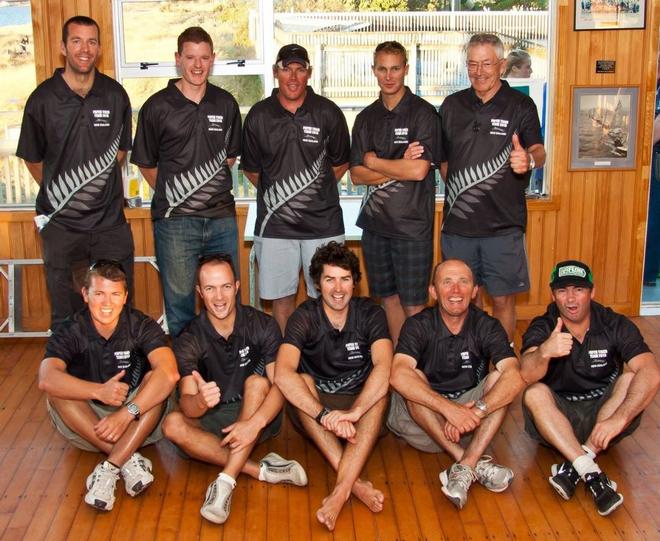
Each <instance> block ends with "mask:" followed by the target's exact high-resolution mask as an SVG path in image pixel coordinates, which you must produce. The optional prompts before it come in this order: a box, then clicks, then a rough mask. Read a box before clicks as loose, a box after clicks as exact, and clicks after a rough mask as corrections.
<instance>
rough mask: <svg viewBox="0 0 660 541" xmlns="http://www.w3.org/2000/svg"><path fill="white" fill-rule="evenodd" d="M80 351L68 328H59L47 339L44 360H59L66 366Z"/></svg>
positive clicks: (74, 335) (73, 335) (73, 334)
mask: <svg viewBox="0 0 660 541" xmlns="http://www.w3.org/2000/svg"><path fill="white" fill-rule="evenodd" d="M80 349H81V348H80V347H79V342H78V340H77V338H76V334H75V333H73V332H71V330H70V328H69V327H68V326H66V325H65V326H63V327H60V328H59V329H58V330H57V331H56V332H55V333H54V334H52V335H51V337H50V338H49V339H48V342H47V343H46V353H45V355H44V358H48V357H54V358H56V359H61V360H63V361H64V363H65V364H67V365H68V364H69V363H70V362H71V361H72V360H73V358H74V357H75V356H76V355H77V354H78V353H80Z"/></svg>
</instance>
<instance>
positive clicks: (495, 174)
mask: <svg viewBox="0 0 660 541" xmlns="http://www.w3.org/2000/svg"><path fill="white" fill-rule="evenodd" d="M512 148H513V147H512V145H511V143H509V144H508V145H507V146H506V147H505V148H504V150H502V152H501V153H500V154H499V155H498V156H496V157H495V158H493V159H491V160H489V161H487V162H486V163H484V164H480V165H475V166H470V167H466V168H465V169H462V170H460V171H458V172H455V173H453V174H452V176H451V177H450V178H449V179H448V180H449V182H447V196H446V197H447V203H448V204H449V211H448V212H447V214H450V213H454V215H456V216H458V217H459V218H463V219H468V215H469V214H473V213H474V208H473V205H475V204H477V203H479V199H480V198H481V197H483V196H484V195H486V193H485V192H487V191H490V190H492V189H493V185H495V184H497V182H498V181H499V179H500V178H502V176H503V174H504V168H505V167H508V165H507V164H508V161H509V156H510V155H511V149H512ZM459 198H460V199H459Z"/></svg>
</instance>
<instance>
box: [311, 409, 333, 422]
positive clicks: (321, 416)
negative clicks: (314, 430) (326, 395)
mask: <svg viewBox="0 0 660 541" xmlns="http://www.w3.org/2000/svg"><path fill="white" fill-rule="evenodd" d="M328 413H330V410H329V409H328V408H326V407H324V408H323V409H322V410H321V411H319V414H318V415H317V416H316V417H314V419H316V422H317V423H318V424H321V419H323V417H325V416H326V415H327V414H328Z"/></svg>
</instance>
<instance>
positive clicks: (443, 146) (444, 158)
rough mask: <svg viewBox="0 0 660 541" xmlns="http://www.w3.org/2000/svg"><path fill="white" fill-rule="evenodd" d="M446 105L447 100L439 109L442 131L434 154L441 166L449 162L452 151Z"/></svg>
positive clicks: (439, 124)
mask: <svg viewBox="0 0 660 541" xmlns="http://www.w3.org/2000/svg"><path fill="white" fill-rule="evenodd" d="M446 103H447V100H445V101H444V102H443V103H442V105H441V106H440V108H439V109H438V129H439V130H440V133H439V135H438V141H437V146H436V148H435V151H434V154H433V157H434V158H435V159H436V160H437V161H436V163H438V164H441V163H442V162H448V161H449V155H450V151H451V149H450V148H449V144H450V142H451V137H450V136H449V134H448V128H449V118H448V116H447V110H446Z"/></svg>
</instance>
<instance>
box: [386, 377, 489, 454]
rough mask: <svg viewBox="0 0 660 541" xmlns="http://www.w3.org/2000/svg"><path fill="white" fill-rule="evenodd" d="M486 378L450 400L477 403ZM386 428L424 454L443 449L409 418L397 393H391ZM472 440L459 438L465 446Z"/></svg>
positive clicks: (461, 402) (460, 402) (404, 403)
mask: <svg viewBox="0 0 660 541" xmlns="http://www.w3.org/2000/svg"><path fill="white" fill-rule="evenodd" d="M485 384H486V378H484V379H482V380H481V381H480V382H479V384H478V385H477V386H476V387H473V388H472V389H468V390H467V391H465V392H464V393H463V394H462V395H460V396H459V397H458V398H455V399H453V400H452V402H456V403H458V404H465V403H467V402H470V401H472V400H474V401H477V400H479V399H480V398H481V397H482V396H483V395H484V386H485ZM387 428H389V429H390V430H391V431H392V432H393V433H394V434H395V435H397V436H399V437H400V438H403V439H404V440H406V442H407V443H408V445H410V446H411V447H414V448H415V449H419V450H420V451H424V452H425V453H442V452H443V451H444V449H443V448H442V447H440V445H438V444H437V443H436V442H435V440H433V438H431V437H430V436H429V435H428V434H427V433H426V432H425V431H424V430H423V429H422V428H421V427H420V426H419V425H418V424H417V423H416V422H415V421H414V419H413V418H412V417H411V415H410V412H409V411H408V406H407V405H406V400H405V398H403V397H402V396H401V395H400V394H399V393H396V392H392V400H391V402H390V413H389V415H388V416H387ZM471 438H472V435H471V434H468V435H464V436H462V437H461V445H462V446H466V445H467V443H469V441H470V439H471Z"/></svg>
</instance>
